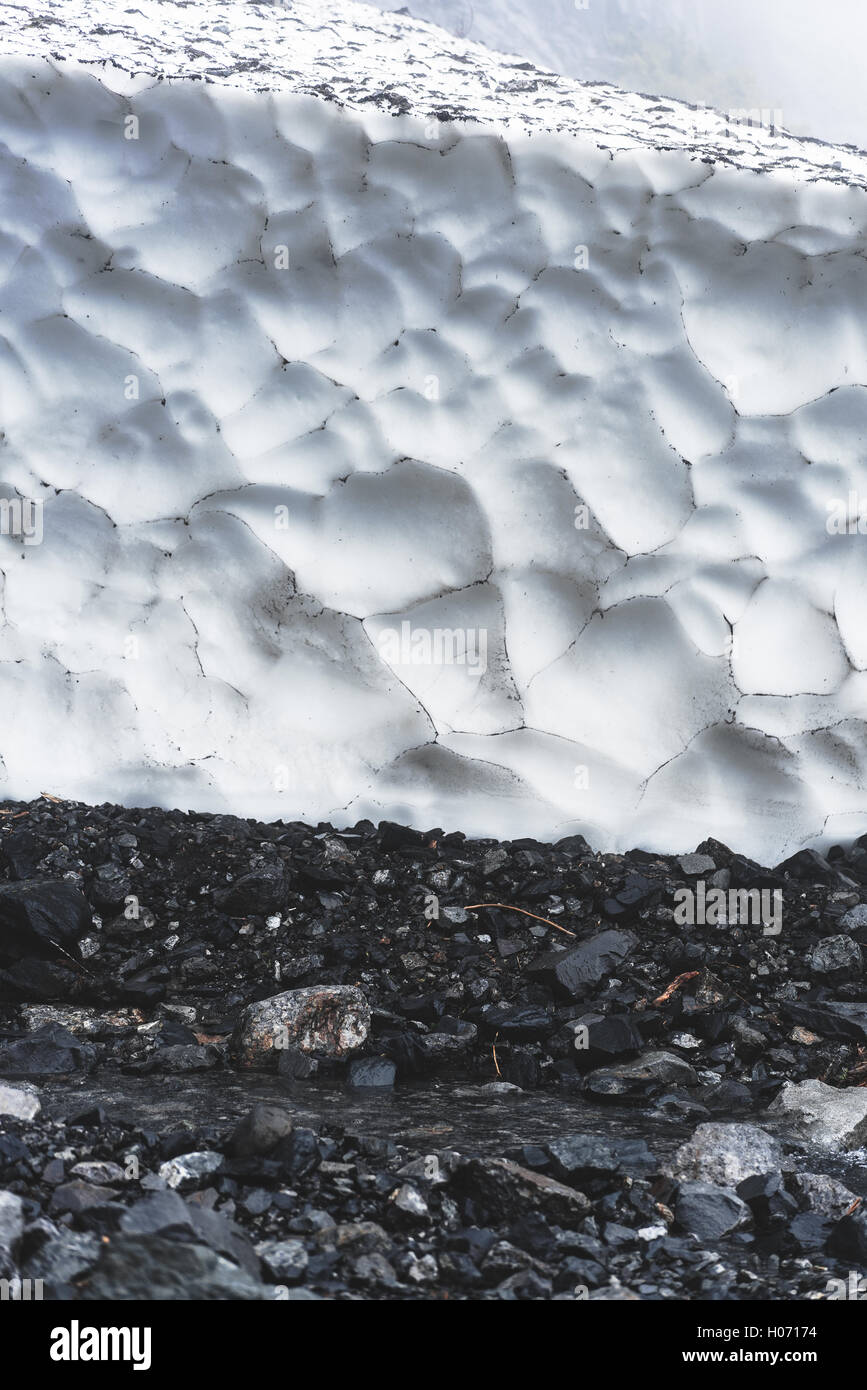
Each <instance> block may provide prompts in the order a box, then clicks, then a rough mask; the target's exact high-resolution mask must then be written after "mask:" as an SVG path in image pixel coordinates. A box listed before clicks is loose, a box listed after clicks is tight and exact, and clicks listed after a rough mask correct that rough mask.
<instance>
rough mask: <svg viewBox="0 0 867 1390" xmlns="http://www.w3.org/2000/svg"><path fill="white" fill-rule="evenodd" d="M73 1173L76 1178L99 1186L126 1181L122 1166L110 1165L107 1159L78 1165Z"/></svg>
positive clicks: (93, 1160) (92, 1160)
mask: <svg viewBox="0 0 867 1390" xmlns="http://www.w3.org/2000/svg"><path fill="white" fill-rule="evenodd" d="M71 1171H72V1176H73V1177H74V1178H81V1179H82V1181H84V1182H90V1183H96V1184H97V1185H99V1184H100V1183H101V1184H103V1185H106V1184H108V1183H112V1182H123V1181H124V1172H123V1169H122V1168H121V1167H120V1164H118V1163H110V1162H109V1161H108V1160H107V1159H91V1160H90V1161H85V1162H83V1163H76V1165H75V1167H74V1168H73V1169H72V1170H71Z"/></svg>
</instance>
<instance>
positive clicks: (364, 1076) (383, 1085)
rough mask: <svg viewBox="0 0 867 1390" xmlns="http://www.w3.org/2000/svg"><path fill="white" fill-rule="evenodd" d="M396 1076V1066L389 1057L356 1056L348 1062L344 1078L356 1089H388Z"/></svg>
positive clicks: (392, 1084)
mask: <svg viewBox="0 0 867 1390" xmlns="http://www.w3.org/2000/svg"><path fill="white" fill-rule="evenodd" d="M396 1076H397V1067H396V1066H395V1065H394V1062H392V1061H391V1059H390V1058H389V1057H357V1058H356V1059H355V1061H353V1062H350V1063H349V1070H348V1073H347V1078H346V1079H347V1083H348V1084H349V1085H350V1086H352V1087H353V1088H354V1089H356V1090H367V1089H372V1088H375V1089H377V1090H389V1089H390V1088H391V1087H393V1086H394V1081H395V1077H396Z"/></svg>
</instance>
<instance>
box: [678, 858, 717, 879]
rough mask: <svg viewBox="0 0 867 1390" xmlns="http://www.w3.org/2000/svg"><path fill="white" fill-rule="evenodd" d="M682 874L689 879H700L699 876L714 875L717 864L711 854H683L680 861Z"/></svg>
mask: <svg viewBox="0 0 867 1390" xmlns="http://www.w3.org/2000/svg"><path fill="white" fill-rule="evenodd" d="M677 862H678V864H679V865H680V869H681V873H683V874H685V875H686V877H687V878H698V876H699V874H712V873H713V872H714V870H715V869H716V864H715V862H714V860H713V859H711V857H710V855H709V854H682V855H681V856H680V858H679V859H678V861H677Z"/></svg>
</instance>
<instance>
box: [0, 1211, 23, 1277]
mask: <svg viewBox="0 0 867 1390" xmlns="http://www.w3.org/2000/svg"><path fill="white" fill-rule="evenodd" d="M23 1231H24V1203H23V1202H22V1200H21V1198H20V1197H18V1196H17V1195H16V1194H15V1193H14V1192H0V1275H2V1276H3V1277H6V1276H8V1275H9V1274H11V1273H12V1272H13V1271H14V1267H15V1261H14V1257H15V1254H16V1252H17V1249H18V1242H19V1240H20V1239H21V1236H22V1233H23Z"/></svg>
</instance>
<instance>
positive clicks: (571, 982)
mask: <svg viewBox="0 0 867 1390" xmlns="http://www.w3.org/2000/svg"><path fill="white" fill-rule="evenodd" d="M637 940H638V938H637V937H636V936H633V934H632V933H631V932H625V931H615V930H612V931H604V932H599V933H598V935H596V936H591V937H590V938H589V939H588V940H587V941H581V942H579V944H578V945H577V946H569V947H567V949H566V950H565V951H549V952H547V953H546V954H545V955H543V956H540V957H539V959H538V960H536V961H534V963H533V965H532V966H531V967H530V972H529V973H530V974H531V975H532V976H533V978H534V979H537V980H542V981H544V983H545V984H547V985H549V986H550V987H551V988H552V989H553V990H554V991H555V992H556V993H557V994H559V995H560V996H561V997H562V998H565V999H577V998H579V997H580V996H581V995H582V994H583V993H584V992H586V990H587V987H588V986H590V985H595V984H598V983H599V981H600V980H602V979H604V978H605V977H606V976H607V975H610V974H614V973H615V971H616V969H617V967H618V965H620V964H621V962H622V961H623V960H625V959H626V957H627V956H628V955H629V953H630V951H632V950H633V948H634V947H635V945H636V944H637Z"/></svg>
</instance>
